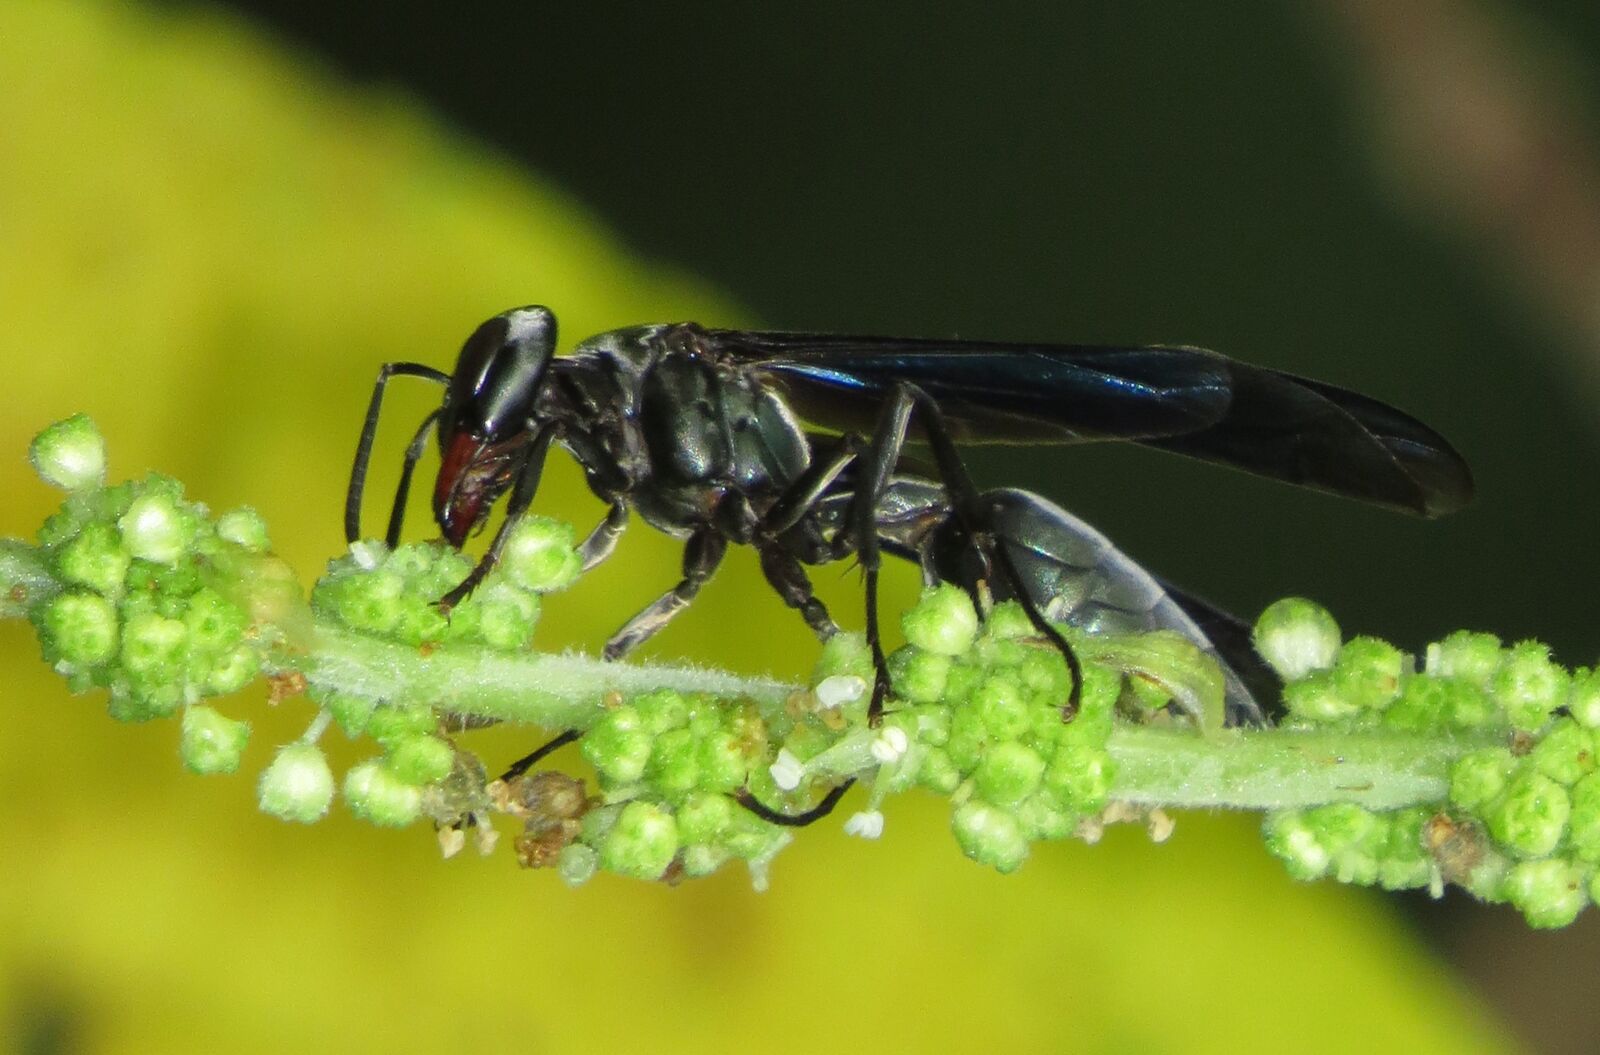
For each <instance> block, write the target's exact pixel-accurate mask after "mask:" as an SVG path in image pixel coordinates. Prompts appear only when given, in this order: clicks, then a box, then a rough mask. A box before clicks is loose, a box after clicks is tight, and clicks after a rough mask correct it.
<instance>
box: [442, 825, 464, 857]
mask: <svg viewBox="0 0 1600 1055" xmlns="http://www.w3.org/2000/svg"><path fill="white" fill-rule="evenodd" d="M466 845H467V833H466V832H464V831H462V830H461V829H460V828H440V829H439V852H440V853H441V854H443V855H444V857H445V859H446V860H448V859H450V858H452V857H454V856H455V855H456V854H458V853H460V852H461V849H462V847H464V846H466Z"/></svg>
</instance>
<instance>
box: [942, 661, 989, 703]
mask: <svg viewBox="0 0 1600 1055" xmlns="http://www.w3.org/2000/svg"><path fill="white" fill-rule="evenodd" d="M984 676H985V672H984V669H983V668H982V667H981V666H978V665H977V664H975V663H963V662H962V661H961V660H959V659H956V660H952V661H951V663H950V671H949V673H948V674H946V675H945V679H944V702H945V703H946V704H948V705H949V706H951V707H960V706H961V705H962V704H965V703H968V702H970V701H971V700H972V694H973V693H974V692H976V691H977V690H978V686H979V685H982V684H983V679H984Z"/></svg>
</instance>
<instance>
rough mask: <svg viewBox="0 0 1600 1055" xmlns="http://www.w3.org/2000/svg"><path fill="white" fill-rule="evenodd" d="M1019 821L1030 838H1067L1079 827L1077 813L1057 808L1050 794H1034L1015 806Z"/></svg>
mask: <svg viewBox="0 0 1600 1055" xmlns="http://www.w3.org/2000/svg"><path fill="white" fill-rule="evenodd" d="M1015 812H1016V818H1017V823H1018V824H1020V825H1021V826H1022V832H1023V835H1024V836H1025V837H1026V838H1027V839H1029V840H1037V839H1065V838H1067V837H1068V836H1069V835H1071V834H1072V833H1073V832H1074V831H1076V830H1077V827H1078V816H1077V814H1074V813H1071V812H1068V811H1065V810H1061V809H1057V808H1056V804H1055V801H1054V800H1053V799H1052V798H1051V797H1050V796H1049V795H1032V796H1029V797H1028V798H1027V799H1024V800H1023V801H1022V802H1020V803H1018V804H1017V806H1016V807H1015Z"/></svg>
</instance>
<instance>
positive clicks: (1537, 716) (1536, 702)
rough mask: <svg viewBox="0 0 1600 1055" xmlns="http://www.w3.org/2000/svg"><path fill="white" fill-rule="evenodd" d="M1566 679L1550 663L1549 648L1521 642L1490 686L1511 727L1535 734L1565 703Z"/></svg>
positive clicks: (1563, 674) (1536, 643)
mask: <svg viewBox="0 0 1600 1055" xmlns="http://www.w3.org/2000/svg"><path fill="white" fill-rule="evenodd" d="M1568 680H1569V679H1568V676H1567V673H1566V672H1565V671H1564V670H1562V669H1561V668H1560V667H1558V666H1556V664H1554V663H1552V662H1551V661H1550V648H1549V646H1547V645H1541V644H1540V643H1539V642H1537V641H1522V642H1518V643H1517V644H1515V645H1513V646H1511V649H1510V651H1508V652H1507V653H1506V655H1505V658H1504V659H1503V660H1502V661H1501V663H1500V669H1499V670H1497V671H1496V672H1495V675H1494V678H1493V679H1492V681H1491V682H1490V686H1491V689H1492V691H1493V692H1494V695H1495V698H1496V699H1498V700H1499V702H1500V706H1501V707H1503V708H1505V712H1506V717H1508V718H1509V719H1510V720H1511V724H1512V725H1513V726H1515V727H1516V728H1518V729H1523V730H1526V731H1528V732H1538V731H1539V730H1540V729H1542V728H1543V727H1544V724H1545V722H1547V721H1548V720H1549V718H1550V712H1552V711H1554V710H1555V709H1556V708H1557V707H1560V706H1561V705H1562V704H1564V703H1566V702H1567V682H1568Z"/></svg>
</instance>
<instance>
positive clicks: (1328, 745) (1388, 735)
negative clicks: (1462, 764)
mask: <svg viewBox="0 0 1600 1055" xmlns="http://www.w3.org/2000/svg"><path fill="white" fill-rule="evenodd" d="M1503 742H1504V736H1503V735H1501V736H1495V735H1493V734H1488V733H1484V734H1478V735H1470V736H1468V735H1460V736H1451V735H1448V734H1444V733H1432V734H1426V735H1424V734H1417V733H1408V732H1394V731H1390V730H1386V729H1363V730H1359V731H1332V730H1327V729H1315V730H1296V729H1263V730H1259V731H1249V732H1246V731H1229V732H1225V733H1221V734H1218V735H1216V736H1212V737H1199V736H1196V735H1194V733H1192V732H1190V731H1188V730H1183V729H1163V728H1158V727H1151V726H1119V727H1118V728H1117V729H1116V730H1115V731H1114V732H1113V733H1112V734H1111V741H1110V744H1109V750H1110V752H1111V758H1112V760H1113V761H1114V762H1116V765H1117V772H1116V778H1115V780H1114V781H1113V782H1112V790H1111V797H1112V798H1114V799H1120V800H1122V801H1126V802H1132V803H1137V804H1139V805H1148V806H1165V807H1176V808H1180V809H1182V808H1227V809H1248V810H1285V809H1301V808H1304V807H1308V806H1318V805H1322V804H1324V803H1329V802H1350V803H1355V804H1357V805H1360V806H1363V807H1365V808H1367V809H1370V810H1390V809H1398V808H1400V807H1403V806H1412V805H1417V804H1421V803H1429V802H1441V801H1443V800H1444V799H1445V798H1446V797H1447V795H1448V794H1449V789H1450V766H1451V765H1452V764H1453V763H1454V762H1455V761H1456V759H1458V758H1460V757H1461V756H1462V755H1464V754H1466V753H1467V752H1468V751H1472V750H1474V749H1476V748H1481V747H1490V746H1497V745H1498V744H1500V743H1503Z"/></svg>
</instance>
